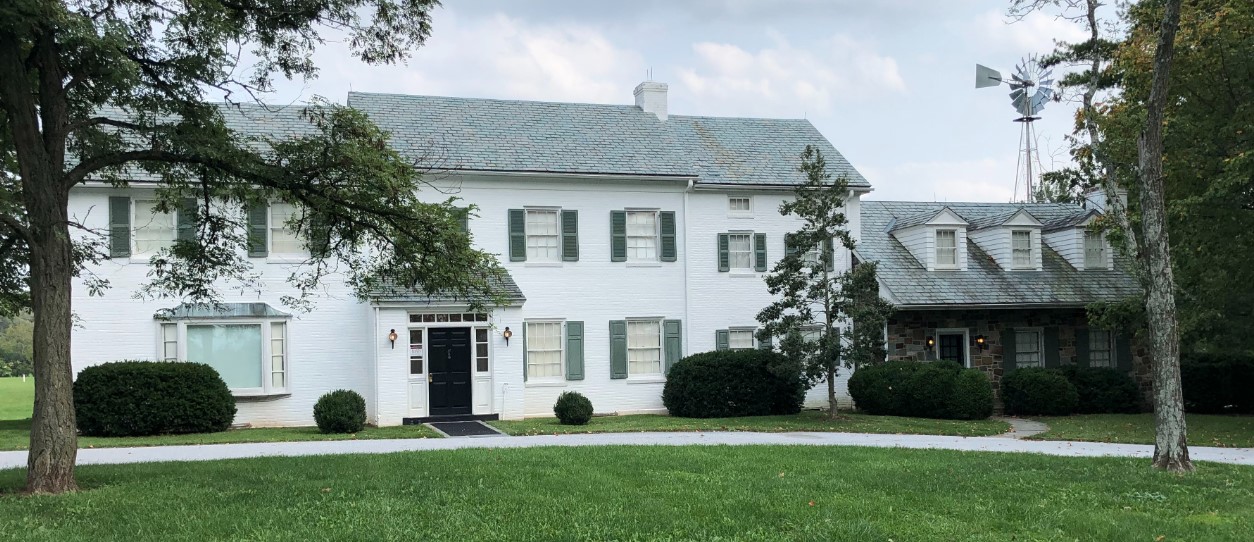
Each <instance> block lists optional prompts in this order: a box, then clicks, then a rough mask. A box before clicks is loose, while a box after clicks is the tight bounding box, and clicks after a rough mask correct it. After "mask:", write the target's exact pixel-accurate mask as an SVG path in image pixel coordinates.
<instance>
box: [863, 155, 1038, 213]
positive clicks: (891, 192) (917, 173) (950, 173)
mask: <svg viewBox="0 0 1254 542" xmlns="http://www.w3.org/2000/svg"><path fill="white" fill-rule="evenodd" d="M858 169H859V171H861V172H862V174H863V175H864V176H865V177H866V178H867V180H869V181H871V185H872V186H874V187H875V191H874V192H871V194H870V196H868V198H867V199H875V200H888V201H898V200H900V201H988V202H1002V203H1004V202H1007V201H1010V199H1011V195H1012V192H1013V191H1014V182H1015V159H1014V157H1011V158H1010V159H1008V160H1007V159H998V158H980V159H975V160H958V161H949V162H905V163H896V164H890V165H884V166H877V165H871V164H861V165H859V166H858Z"/></svg>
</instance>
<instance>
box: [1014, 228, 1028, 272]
mask: <svg viewBox="0 0 1254 542" xmlns="http://www.w3.org/2000/svg"><path fill="white" fill-rule="evenodd" d="M1010 235H1011V238H1010V241H1011V243H1010V245H1011V250H1012V251H1013V252H1014V255H1013V257H1014V261H1013V265H1014V268H1015V269H1024V268H1029V267H1032V232H1030V231H1024V230H1019V231H1013V232H1010Z"/></svg>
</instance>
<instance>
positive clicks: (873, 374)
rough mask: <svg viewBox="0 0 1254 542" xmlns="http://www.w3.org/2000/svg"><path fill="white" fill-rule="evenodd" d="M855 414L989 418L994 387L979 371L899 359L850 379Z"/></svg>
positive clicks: (956, 364)
mask: <svg viewBox="0 0 1254 542" xmlns="http://www.w3.org/2000/svg"><path fill="white" fill-rule="evenodd" d="M849 395H850V396H852V397H853V401H854V405H855V406H857V407H858V410H860V411H863V412H866V413H869V414H879V415H891V416H917V417H922V418H942V419H964V420H982V419H984V418H987V417H989V416H991V415H992V414H993V387H992V385H991V384H989V381H988V377H987V376H985V375H984V373H983V372H982V371H980V370H979V369H964V368H962V366H961V365H959V364H958V363H955V362H952V361H936V362H918V361H907V360H898V361H890V362H887V363H881V364H877V365H870V366H866V367H862V368H860V369H858V370H857V371H855V372H854V373H853V375H852V376H850V377H849Z"/></svg>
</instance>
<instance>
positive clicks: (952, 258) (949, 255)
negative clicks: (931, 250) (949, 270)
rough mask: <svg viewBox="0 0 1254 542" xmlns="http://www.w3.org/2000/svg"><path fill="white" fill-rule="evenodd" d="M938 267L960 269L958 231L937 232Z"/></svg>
mask: <svg viewBox="0 0 1254 542" xmlns="http://www.w3.org/2000/svg"><path fill="white" fill-rule="evenodd" d="M936 267H958V231H957V230H936Z"/></svg>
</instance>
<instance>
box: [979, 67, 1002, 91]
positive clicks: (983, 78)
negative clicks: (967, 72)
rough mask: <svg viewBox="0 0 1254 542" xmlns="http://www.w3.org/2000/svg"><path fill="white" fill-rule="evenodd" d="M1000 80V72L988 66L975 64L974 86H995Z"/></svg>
mask: <svg viewBox="0 0 1254 542" xmlns="http://www.w3.org/2000/svg"><path fill="white" fill-rule="evenodd" d="M1001 82H1002V78H1001V72H999V71H997V70H994V69H993V68H990V67H988V66H982V65H979V64H976V65H975V88H984V87H995V86H997V85H1000V84H1001Z"/></svg>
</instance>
